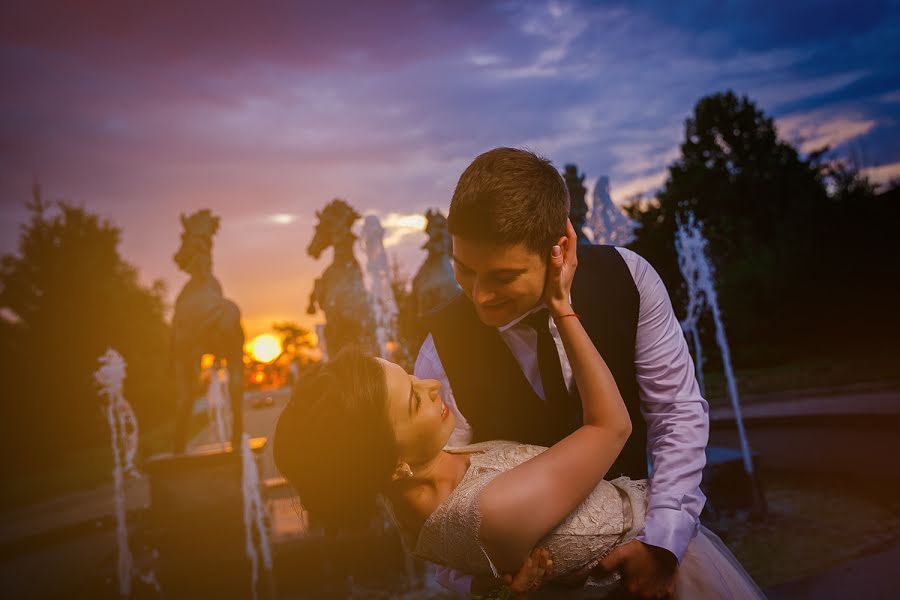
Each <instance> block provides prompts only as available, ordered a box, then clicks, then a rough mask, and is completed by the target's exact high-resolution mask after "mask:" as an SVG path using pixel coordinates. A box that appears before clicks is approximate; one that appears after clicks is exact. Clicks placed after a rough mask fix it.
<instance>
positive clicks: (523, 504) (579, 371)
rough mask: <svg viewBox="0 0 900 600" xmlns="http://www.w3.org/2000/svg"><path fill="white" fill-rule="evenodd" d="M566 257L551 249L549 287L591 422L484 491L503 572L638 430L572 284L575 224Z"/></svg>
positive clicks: (485, 519) (485, 522) (488, 527)
mask: <svg viewBox="0 0 900 600" xmlns="http://www.w3.org/2000/svg"><path fill="white" fill-rule="evenodd" d="M567 237H568V242H567V247H566V249H565V253H564V256H560V257H554V256H551V258H550V261H549V262H548V267H547V268H548V274H547V285H546V288H545V291H544V300H545V301H546V303H547V305H548V307H549V308H550V312H551V314H552V315H553V318H554V320H555V321H556V326H557V328H558V329H559V332H560V336H561V337H562V340H563V344H564V345H565V348H566V354H567V355H568V357H569V362H570V363H571V365H572V372H573V374H574V375H575V380H576V382H577V384H578V392H579V394H580V395H581V402H582V410H583V414H584V420H583V423H584V425H583V426H581V427H580V428H578V429H577V430H576V431H574V432H573V433H572V434H571V435H569V436H567V437H566V438H564V439H562V440H561V441H560V442H558V443H556V444H555V445H554V446H553V447H552V448H550V449H548V450H547V451H546V452H543V453H542V454H540V455H538V456H536V457H534V458H532V459H530V460H528V461H526V462H524V463H522V464H521V465H519V466H517V467H515V468H514V469H511V470H509V471H507V472H505V473H502V474H500V475H499V476H497V478H496V479H494V480H493V481H492V482H491V483H489V484H488V485H487V486H486V487H485V489H484V490H483V491H482V492H481V496H480V498H479V511H480V513H481V529H480V538H481V543H482V545H483V546H484V548H485V550H486V551H487V553H488V555H489V556H490V558H491V560H492V561H493V562H494V565H495V566H496V567H497V568H498V569H499V570H500V571H501V572H511V571H515V570H516V569H518V568H519V566H520V565H521V564H522V563H523V562H524V561H525V560H526V559H527V557H528V555H529V553H530V552H531V550H532V549H533V548H534V547H535V546H536V545H537V544H538V542H539V541H540V540H541V539H542V538H543V537H544V536H546V535H547V534H548V533H549V532H550V531H551V530H552V529H553V528H554V527H555V526H556V525H557V524H559V523H560V522H561V521H562V520H563V519H564V518H565V517H566V516H568V515H569V514H570V513H572V512H573V511H574V510H575V509H576V508H577V507H578V505H579V504H581V502H583V501H584V499H585V498H586V497H587V496H588V494H590V492H591V490H593V489H594V487H595V486H596V485H597V484H598V483H599V482H600V480H601V479H603V477H604V476H605V475H606V472H607V471H608V470H609V468H610V467H611V466H612V464H613V462H614V461H615V459H616V457H618V455H619V452H620V451H621V450H622V447H623V446H624V445H625V441H626V440H627V439H628V436H629V435H631V420H630V419H629V417H628V411H627V410H626V408H625V404H624V402H623V401H622V396H621V394H620V393H619V389H618V387H617V386H616V382H615V379H614V378H613V376H612V373H611V372H610V370H609V368H608V367H607V366H606V363H605V362H604V360H603V358H602V357H601V356H600V354H599V353H598V352H597V349H596V348H595V347H594V344H593V343H592V342H591V339H590V338H589V337H588V334H587V332H585V330H584V327H582V326H581V322H580V321H579V320H578V319H577V318H575V317H562V315H565V314H571V313H572V308H571V306H570V305H569V290H570V288H571V283H572V275H573V274H574V271H575V267H576V265H577V261H576V256H575V247H576V239H575V231H574V229H573V228H572V225H571V223H569V224H568V227H567Z"/></svg>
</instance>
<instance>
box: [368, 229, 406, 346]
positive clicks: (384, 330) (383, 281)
mask: <svg viewBox="0 0 900 600" xmlns="http://www.w3.org/2000/svg"><path fill="white" fill-rule="evenodd" d="M360 243H361V245H362V247H363V251H364V252H365V253H366V271H368V272H369V279H370V281H371V285H370V289H369V303H370V304H371V306H372V315H373V316H374V318H375V340H376V342H377V343H378V355H379V356H381V357H382V358H386V359H388V360H393V358H392V355H393V353H394V350H395V349H396V346H397V341H398V340H397V313H398V310H397V299H396V298H395V297H394V290H393V289H392V288H391V275H390V266H389V265H388V259H387V254H386V253H385V251H384V227H382V226H381V222H380V221H379V220H378V217H376V216H375V215H369V216H367V217H366V218H365V220H364V221H363V228H362V232H361V236H360Z"/></svg>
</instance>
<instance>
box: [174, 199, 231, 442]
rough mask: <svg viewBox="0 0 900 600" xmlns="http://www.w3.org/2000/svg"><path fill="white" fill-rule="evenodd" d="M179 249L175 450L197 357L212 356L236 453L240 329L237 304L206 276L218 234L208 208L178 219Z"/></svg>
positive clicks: (182, 437)
mask: <svg viewBox="0 0 900 600" xmlns="http://www.w3.org/2000/svg"><path fill="white" fill-rule="evenodd" d="M181 225H182V226H183V227H184V231H183V232H182V234H181V247H180V248H179V249H178V252H176V253H175V256H174V260H175V263H176V264H177V265H178V268H179V269H181V270H182V271H184V272H185V273H187V274H188V275H190V276H191V278H190V280H189V281H188V282H187V283H186V284H185V286H184V288H182V290H181V293H179V294H178V298H177V299H176V300H175V315H174V317H173V319H172V347H173V353H174V358H175V399H176V411H177V412H176V419H175V452H176V453H181V452H184V448H185V445H186V443H187V434H188V424H189V423H190V420H191V413H192V409H193V405H194V396H195V391H196V387H197V381H198V379H199V372H200V358H201V356H203V355H204V354H212V355H214V356H215V357H216V358H218V359H224V361H225V363H226V365H227V370H228V395H229V397H230V399H231V421H232V427H231V447H232V449H233V450H234V451H237V448H238V447H239V444H240V440H241V433H243V431H242V429H243V420H242V412H241V409H242V406H243V400H244V384H243V382H244V373H243V369H244V363H243V352H244V329H243V327H241V312H240V310H239V309H238V307H237V305H236V304H235V303H234V302H232V301H231V300H228V299H227V298H225V297H224V296H223V295H222V286H221V285H220V284H219V281H218V280H217V279H216V278H215V277H214V276H213V274H212V237H213V236H214V235H215V234H216V232H217V231H218V230H219V217H217V216H214V215H213V214H212V212H210V211H209V210H208V209H203V210H199V211H197V212H195V213H194V214H192V215H191V216H189V217H185V216H184V215H183V214H182V215H181Z"/></svg>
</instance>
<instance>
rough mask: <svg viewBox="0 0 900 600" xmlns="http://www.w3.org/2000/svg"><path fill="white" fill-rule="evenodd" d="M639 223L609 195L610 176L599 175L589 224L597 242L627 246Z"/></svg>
mask: <svg viewBox="0 0 900 600" xmlns="http://www.w3.org/2000/svg"><path fill="white" fill-rule="evenodd" d="M636 226H637V224H636V223H635V221H633V220H632V219H630V218H629V217H628V216H626V215H625V214H624V213H623V212H622V210H621V209H620V208H619V207H618V206H616V204H615V203H614V202H613V200H612V197H611V196H610V195H609V177H605V176H604V177H598V178H597V184H596V185H595V186H594V193H593V201H592V202H591V219H590V225H589V226H588V227H589V229H590V230H591V233H592V234H593V236H594V243H595V244H610V245H613V246H626V245H628V244H630V243H631V242H632V241H633V240H634V230H635V227H636Z"/></svg>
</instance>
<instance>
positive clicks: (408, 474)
mask: <svg viewBox="0 0 900 600" xmlns="http://www.w3.org/2000/svg"><path fill="white" fill-rule="evenodd" d="M400 471H401V472H402V473H403V476H404V477H406V478H407V479H412V477H413V472H412V469H410V468H409V465H408V464H406V463H403V467H402V468H401V469H400Z"/></svg>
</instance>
